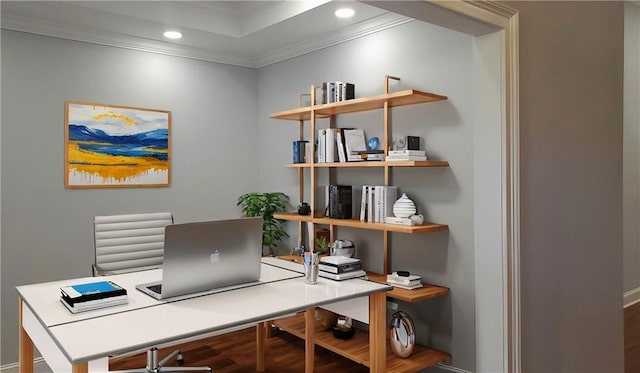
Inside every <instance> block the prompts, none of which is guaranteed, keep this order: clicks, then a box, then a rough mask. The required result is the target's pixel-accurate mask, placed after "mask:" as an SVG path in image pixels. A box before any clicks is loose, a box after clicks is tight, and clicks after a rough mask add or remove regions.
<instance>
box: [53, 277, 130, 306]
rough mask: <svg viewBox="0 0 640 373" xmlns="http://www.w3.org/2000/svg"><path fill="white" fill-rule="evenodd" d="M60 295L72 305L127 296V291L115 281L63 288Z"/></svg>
mask: <svg viewBox="0 0 640 373" xmlns="http://www.w3.org/2000/svg"><path fill="white" fill-rule="evenodd" d="M60 295H61V297H62V298H63V299H65V300H66V301H67V302H69V303H70V304H75V303H82V302H87V301H93V300H97V299H104V298H111V297H116V296H121V295H124V296H126V295H127V289H125V288H123V287H122V286H120V285H118V284H116V283H115V282H113V281H97V282H90V283H85V284H78V285H71V286H63V287H61V288H60Z"/></svg>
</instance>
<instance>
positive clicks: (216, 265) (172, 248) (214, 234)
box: [136, 217, 262, 299]
mask: <svg viewBox="0 0 640 373" xmlns="http://www.w3.org/2000/svg"><path fill="white" fill-rule="evenodd" d="M261 256H262V218H260V217H256V218H241V219H232V220H218V221H206V222H196V223H185V224H170V225H167V226H166V227H165V234H164V260H163V264H162V280H161V281H159V282H155V283H147V284H139V285H137V286H136V289H138V290H140V291H142V292H144V293H146V294H148V295H150V296H152V297H154V298H157V299H166V298H171V297H177V296H181V295H186V294H193V293H200V292H205V291H209V290H214V289H219V288H223V287H229V286H233V285H239V284H246V283H251V282H257V281H258V280H259V279H260V258H261Z"/></svg>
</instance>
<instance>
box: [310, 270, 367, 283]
mask: <svg viewBox="0 0 640 373" xmlns="http://www.w3.org/2000/svg"><path fill="white" fill-rule="evenodd" d="M318 276H320V277H324V278H328V279H331V280H337V281H341V280H348V279H352V278H357V277H366V276H367V273H366V272H365V271H363V270H359V271H351V272H347V273H329V272H325V271H318Z"/></svg>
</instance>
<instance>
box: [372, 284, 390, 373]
mask: <svg viewBox="0 0 640 373" xmlns="http://www.w3.org/2000/svg"><path fill="white" fill-rule="evenodd" d="M386 322H387V297H386V294H385V293H384V292H380V293H375V294H371V295H369V361H370V365H369V371H370V372H372V373H383V372H384V371H385V369H386V364H387V346H386V343H387V339H386V330H387V328H386Z"/></svg>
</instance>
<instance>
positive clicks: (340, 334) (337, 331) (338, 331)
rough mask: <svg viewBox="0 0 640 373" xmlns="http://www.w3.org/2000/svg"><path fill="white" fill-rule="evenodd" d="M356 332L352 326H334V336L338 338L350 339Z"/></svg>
mask: <svg viewBox="0 0 640 373" xmlns="http://www.w3.org/2000/svg"><path fill="white" fill-rule="evenodd" d="M354 334H356V329H355V328H354V327H351V328H342V327H339V326H334V327H333V336H334V337H336V338H338V339H349V338H351V337H353V335H354Z"/></svg>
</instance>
